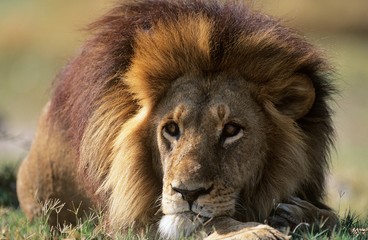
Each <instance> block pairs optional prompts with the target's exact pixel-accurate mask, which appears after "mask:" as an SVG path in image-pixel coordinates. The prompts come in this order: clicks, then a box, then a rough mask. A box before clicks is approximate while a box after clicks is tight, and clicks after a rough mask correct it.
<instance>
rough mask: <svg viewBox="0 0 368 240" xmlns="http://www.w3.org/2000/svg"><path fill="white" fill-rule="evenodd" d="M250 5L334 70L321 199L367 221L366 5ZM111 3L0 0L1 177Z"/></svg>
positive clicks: (339, 1) (306, 1)
mask: <svg viewBox="0 0 368 240" xmlns="http://www.w3.org/2000/svg"><path fill="white" fill-rule="evenodd" d="M249 2H250V4H251V5H252V6H253V8H255V9H258V10H261V11H264V12H267V13H269V14H270V15H273V16H276V17H280V18H282V19H284V20H283V21H284V23H285V24H286V25H289V26H292V27H294V28H296V29H298V30H299V32H301V33H302V34H303V35H305V36H306V37H307V38H309V39H310V41H312V42H313V43H314V44H316V45H317V46H319V47H320V48H323V49H325V50H326V54H327V56H328V57H329V60H330V61H331V63H332V64H333V65H334V66H335V67H336V82H337V85H338V88H339V90H340V94H339V95H338V96H336V105H335V106H334V109H335V111H336V114H335V126H336V129H337V145H336V149H337V150H336V152H334V153H333V155H332V168H331V173H330V175H329V177H328V195H327V196H326V198H327V200H328V202H329V203H330V205H331V206H332V207H333V208H334V209H335V210H336V211H338V212H339V213H340V214H342V215H343V214H345V212H346V211H348V210H349V209H350V210H351V211H353V212H356V213H357V214H359V215H360V216H361V217H366V216H368V210H367V209H368V1H367V0H353V1H346V0H345V1H343V0H323V1H317V0H299V1H294V0H278V1H274V0H249ZM111 3H112V1H107V0H106V1H102V0H100V1H89V0H53V1H48V0H32V1H30V0H0V174H3V175H4V174H5V175H6V174H9V171H16V167H17V163H18V162H19V161H20V160H22V159H23V158H24V157H25V155H26V153H27V150H28V149H29V147H30V143H31V140H32V136H33V135H34V131H35V128H36V123H37V119H38V116H39V114H40V112H41V110H42V107H43V105H44V104H45V103H46V101H47V99H48V97H49V92H50V89H51V85H52V80H53V78H54V76H55V75H56V73H57V72H58V70H59V69H60V68H61V67H62V66H63V65H65V63H66V62H67V60H68V58H70V57H72V56H73V55H75V54H76V53H77V51H78V49H79V47H80V46H81V44H82V43H83V40H84V39H85V38H86V37H87V36H88V34H86V33H85V32H84V31H83V30H81V29H82V28H83V27H84V26H86V24H88V23H90V22H91V21H93V20H94V19H96V18H97V17H98V16H100V15H101V14H103V13H104V12H105V11H106V10H107V9H108V7H109V6H110V5H111ZM2 166H7V167H2ZM9 166H11V167H10V168H9ZM4 179H8V180H7V181H9V182H6V183H5V180H4ZM0 181H2V182H0V191H2V189H3V191H4V189H5V188H9V189H13V190H14V188H15V185H14V179H13V178H12V177H8V178H4V177H3V178H1V177H0ZM1 197H2V196H1V194H0V201H1ZM8 197H9V196H8ZM13 197H14V196H13Z"/></svg>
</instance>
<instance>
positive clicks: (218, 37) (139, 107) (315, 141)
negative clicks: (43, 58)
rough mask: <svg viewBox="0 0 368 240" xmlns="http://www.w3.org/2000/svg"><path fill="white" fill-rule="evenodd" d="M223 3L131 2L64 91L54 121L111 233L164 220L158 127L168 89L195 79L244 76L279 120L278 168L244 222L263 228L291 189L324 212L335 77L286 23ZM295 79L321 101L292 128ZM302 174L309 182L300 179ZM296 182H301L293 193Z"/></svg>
mask: <svg viewBox="0 0 368 240" xmlns="http://www.w3.org/2000/svg"><path fill="white" fill-rule="evenodd" d="M223 2H224V1H204V0H194V1H192V0H191V1H189V0H188V1H187V0H180V1H168V0H144V1H140V0H137V1H122V3H119V4H118V5H117V6H116V7H115V8H113V9H112V10H111V11H110V12H108V13H107V14H106V15H105V16H104V17H102V18H101V19H100V20H98V21H97V22H95V23H94V24H92V25H91V26H90V28H89V29H90V31H91V32H92V33H93V34H92V37H91V38H90V39H89V40H88V41H87V42H86V44H85V45H84V47H83V48H82V50H81V52H80V53H79V55H78V56H77V57H76V58H74V59H73V60H71V61H70V63H69V64H68V65H67V66H66V67H65V68H64V69H63V70H62V71H61V73H60V74H59V75H58V77H57V79H56V82H55V90H54V93H53V97H52V100H51V107H50V112H51V118H52V119H53V121H55V122H58V123H59V124H60V125H61V126H62V128H63V129H66V133H67V136H68V138H69V139H70V141H71V142H72V146H73V147H74V148H75V151H76V152H77V159H78V164H79V172H80V175H82V176H83V178H85V177H86V176H87V179H88V181H86V182H89V183H91V184H89V185H90V186H86V188H87V187H88V188H90V190H91V192H96V191H97V193H98V194H97V195H96V196H95V202H96V203H105V202H107V206H108V210H109V221H110V223H111V225H112V226H114V225H117V226H116V227H117V228H121V227H126V226H130V225H132V224H136V226H140V225H144V224H147V223H151V222H153V221H154V220H155V218H157V217H158V215H159V214H158V215H157V214H156V212H157V211H158V209H159V202H158V201H159V197H160V195H161V191H162V179H161V176H160V174H159V173H160V171H161V170H160V169H156V168H157V165H158V164H155V163H154V162H153V160H152V159H153V154H154V153H153V152H152V146H151V143H152V142H154V141H152V139H151V138H152V134H151V131H152V130H151V129H149V126H150V124H149V123H150V121H151V118H150V117H151V113H152V111H153V110H154V108H155V106H156V104H157V103H158V102H159V101H160V99H162V98H165V92H166V90H167V89H168V88H169V86H170V84H171V83H172V82H173V81H175V79H177V78H178V77H179V76H182V75H183V74H184V73H187V72H202V73H214V72H225V73H226V72H232V71H236V72H238V73H239V74H240V75H241V76H243V77H244V79H247V81H250V82H252V83H254V84H253V86H254V92H255V93H256V94H255V95H256V96H257V99H256V100H257V101H258V102H259V103H260V104H262V106H264V109H265V111H266V112H267V116H268V117H269V118H270V119H271V120H272V123H273V127H274V129H275V131H274V134H273V135H271V136H269V137H268V141H269V142H268V146H269V149H268V152H267V159H272V161H269V163H268V164H267V165H266V168H265V169H264V170H263V174H262V179H261V180H260V181H259V182H260V184H259V185H257V186H254V188H253V189H246V190H244V191H247V193H248V194H247V195H244V199H240V201H243V202H244V204H247V205H248V206H251V208H250V209H252V211H250V212H247V213H246V214H242V215H239V216H242V218H243V219H246V220H251V219H252V218H253V219H254V218H258V217H263V218H264V217H266V216H267V214H268V213H269V212H270V210H271V208H272V199H277V198H280V197H282V196H283V193H284V192H285V191H286V190H285V189H288V187H291V188H293V189H295V194H296V195H297V196H299V197H300V198H302V199H305V200H307V201H309V202H311V203H314V204H317V205H319V204H320V200H321V198H322V197H323V194H324V174H325V172H326V171H327V169H328V155H329V149H330V146H331V145H332V136H333V128H332V125H331V116H330V115H331V114H330V113H331V110H330V108H329V104H328V101H329V99H330V96H331V93H332V91H333V87H332V85H331V83H330V81H329V73H330V69H329V66H328V65H327V64H326V63H325V60H324V59H323V58H322V57H321V56H322V54H321V52H320V51H318V50H317V49H315V48H314V47H313V46H312V45H310V44H309V43H308V42H307V41H306V40H305V39H303V38H302V37H300V36H299V35H298V34H297V33H295V32H294V31H293V30H290V29H288V28H285V27H282V26H281V25H280V23H279V21H276V20H273V19H271V18H269V17H268V16H265V15H262V14H260V13H255V12H253V11H250V10H249V9H248V7H247V6H245V5H244V4H242V3H238V2H232V1H230V2H229V3H223ZM295 73H298V74H301V75H303V76H307V77H308V78H309V79H310V80H311V81H312V83H313V87H314V89H315V101H314V103H313V105H312V107H311V108H310V110H309V112H308V113H307V114H305V115H304V116H303V117H301V118H300V119H298V120H296V121H295V123H294V124H290V121H291V120H290V118H286V117H285V116H284V115H282V114H280V112H279V111H278V110H276V107H277V106H276V105H277V104H275V102H277V100H278V98H280V96H285V95H286V96H287V95H288V94H289V95H290V98H289V99H288V101H289V102H290V103H292V102H293V101H295V102H297V101H298V98H297V96H294V95H293V93H292V92H290V91H292V87H290V86H291V85H293V84H296V85H295V86H293V87H294V88H296V89H297V88H298V86H297V83H290V82H289V81H288V80H285V79H288V77H290V76H291V75H293V74H295ZM290 89H291V90H290ZM283 99H285V98H283ZM280 104H281V103H280ZM290 126H292V127H290ZM301 158H302V159H301ZM299 163H302V164H303V167H304V169H308V170H307V171H304V172H301V171H300V170H299V168H300V166H298V165H297V164H299ZM294 174H301V175H300V176H298V177H299V178H300V181H298V182H297V183H290V182H289V179H290V176H291V175H294ZM293 178H295V176H294V177H293ZM294 185H295V186H294ZM270 196H272V197H270ZM278 200H281V199H278Z"/></svg>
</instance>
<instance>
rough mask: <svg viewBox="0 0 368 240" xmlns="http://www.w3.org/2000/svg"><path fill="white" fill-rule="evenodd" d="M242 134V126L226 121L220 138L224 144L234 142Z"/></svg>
mask: <svg viewBox="0 0 368 240" xmlns="http://www.w3.org/2000/svg"><path fill="white" fill-rule="evenodd" d="M242 136H243V127H241V126H240V125H239V124H236V123H227V124H225V126H224V128H223V129H222V133H221V137H220V140H221V142H222V143H223V144H224V145H225V144H229V143H232V142H235V141H236V140H238V139H239V138H241V137H242Z"/></svg>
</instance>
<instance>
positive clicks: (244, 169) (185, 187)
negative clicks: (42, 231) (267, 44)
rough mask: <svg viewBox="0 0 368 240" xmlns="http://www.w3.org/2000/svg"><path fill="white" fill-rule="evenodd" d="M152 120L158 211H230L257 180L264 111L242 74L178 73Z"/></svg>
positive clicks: (263, 141)
mask: <svg viewBox="0 0 368 240" xmlns="http://www.w3.org/2000/svg"><path fill="white" fill-rule="evenodd" d="M225 78H226V81H224V79H225ZM229 78H232V79H229ZM155 121H156V122H157V124H156V125H157V127H156V136H157V145H158V148H159V153H160V159H161V164H162V175H163V193H162V210H163V213H164V214H165V215H167V216H171V217H173V218H175V217H180V216H185V217H188V216H189V217H191V216H192V217H202V218H212V217H216V216H224V215H225V216H231V215H233V214H234V213H235V207H236V203H237V199H238V197H239V193H240V192H241V191H243V190H244V189H245V188H247V187H245V186H249V187H250V188H253V186H254V185H256V183H257V179H259V177H260V174H261V171H262V168H263V165H264V158H265V156H264V155H265V152H266V151H265V150H266V148H267V146H266V139H265V138H266V134H267V130H266V128H267V126H266V121H265V116H264V114H263V112H262V109H261V107H260V106H259V105H258V104H257V103H256V101H255V100H254V99H253V98H252V95H251V93H250V91H249V88H248V87H247V86H245V85H244V80H241V79H240V78H237V77H229V76H221V75H218V76H212V77H211V76H210V77H198V76H197V77H195V76H187V77H182V78H180V79H178V80H177V81H176V82H175V84H174V85H173V86H172V88H171V89H170V90H169V92H168V93H167V94H166V96H165V98H164V99H163V100H162V101H161V102H160V104H159V105H158V108H157V114H156V117H155ZM166 221H167V218H166ZM173 221H177V220H174V219H173ZM165 224H167V223H165ZM172 224H175V223H172Z"/></svg>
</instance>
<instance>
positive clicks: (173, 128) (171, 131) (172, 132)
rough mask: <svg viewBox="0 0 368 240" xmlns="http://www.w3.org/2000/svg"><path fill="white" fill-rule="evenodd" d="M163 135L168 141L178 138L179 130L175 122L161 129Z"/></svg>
mask: <svg viewBox="0 0 368 240" xmlns="http://www.w3.org/2000/svg"><path fill="white" fill-rule="evenodd" d="M163 135H164V137H165V138H166V139H167V140H169V141H173V140H176V139H178V138H179V136H180V128H179V126H178V124H176V123H175V122H169V123H167V124H166V125H165V126H164V127H163Z"/></svg>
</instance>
